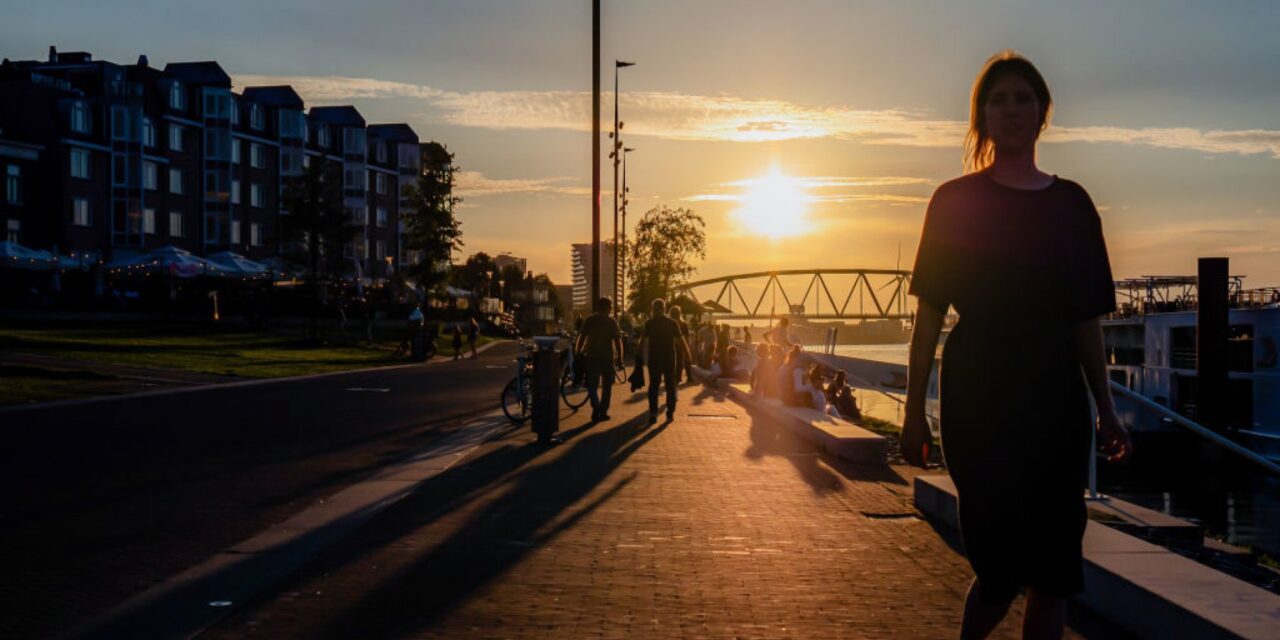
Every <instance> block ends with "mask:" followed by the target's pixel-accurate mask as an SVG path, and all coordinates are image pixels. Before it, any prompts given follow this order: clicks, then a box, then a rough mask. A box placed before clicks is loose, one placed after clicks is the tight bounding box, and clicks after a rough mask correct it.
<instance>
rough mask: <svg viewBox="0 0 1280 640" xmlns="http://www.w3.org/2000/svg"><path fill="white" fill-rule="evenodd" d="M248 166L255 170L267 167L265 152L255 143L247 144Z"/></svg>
mask: <svg viewBox="0 0 1280 640" xmlns="http://www.w3.org/2000/svg"><path fill="white" fill-rule="evenodd" d="M249 164H250V165H251V166H252V167H253V168H255V169H262V168H264V167H266V166H267V154H266V150H264V149H263V148H262V145H260V144H258V143H256V142H251V143H249Z"/></svg>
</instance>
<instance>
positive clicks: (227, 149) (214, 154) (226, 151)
mask: <svg viewBox="0 0 1280 640" xmlns="http://www.w3.org/2000/svg"><path fill="white" fill-rule="evenodd" d="M204 157H205V158H208V159H210V160H230V159H231V132H229V131H227V130H226V129H214V128H209V129H205V130H204Z"/></svg>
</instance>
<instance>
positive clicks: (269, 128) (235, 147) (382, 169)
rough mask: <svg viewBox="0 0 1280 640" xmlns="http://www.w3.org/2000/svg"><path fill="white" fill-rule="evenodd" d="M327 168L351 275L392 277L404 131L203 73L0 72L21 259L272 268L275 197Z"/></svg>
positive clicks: (79, 65)
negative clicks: (227, 254) (234, 261)
mask: <svg viewBox="0 0 1280 640" xmlns="http://www.w3.org/2000/svg"><path fill="white" fill-rule="evenodd" d="M310 161H321V162H333V163H336V164H339V165H340V166H341V168H342V175H343V197H344V205H345V206H346V207H347V209H348V211H350V212H351V215H352V219H353V221H355V222H356V223H357V224H359V226H360V227H361V233H360V236H359V238H358V239H357V241H356V242H354V243H352V246H350V247H349V248H348V252H347V257H348V258H349V259H350V260H351V267H352V272H353V273H354V272H358V273H359V274H360V275H361V276H363V277H368V278H380V277H385V276H387V275H389V274H390V273H391V272H392V271H394V269H395V268H396V267H397V265H398V262H399V258H400V256H401V254H402V247H401V246H400V237H401V233H400V231H401V229H402V223H401V216H402V213H403V212H404V210H405V205H406V202H405V201H404V200H403V199H402V197H401V190H402V187H403V185H404V184H407V183H409V182H411V181H412V180H413V179H416V176H417V175H418V172H419V171H420V167H421V161H420V155H419V152H418V137H417V134H416V133H415V132H414V131H413V129H412V128H410V127H409V126H408V125H406V124H386V125H378V124H375V125H368V124H367V123H366V122H365V119H364V117H363V116H361V115H360V113H359V111H357V110H356V109H355V108H354V107H351V106H326V107H313V108H311V109H310V111H308V110H307V109H306V105H305V104H304V102H303V100H302V98H301V97H300V96H299V95H298V94H297V92H295V91H294V90H293V89H292V88H291V87H288V86H269V87H246V88H244V89H243V90H242V91H239V92H237V91H235V90H234V88H233V84H232V80H231V77H230V76H229V75H228V74H227V73H226V71H225V70H223V69H222V67H221V66H220V65H219V64H218V63H217V62H214V61H199V62H177V63H170V64H167V65H165V66H164V68H163V69H159V68H155V67H152V66H151V65H150V64H149V62H148V60H147V58H146V56H140V57H139V58H138V60H137V62H136V63H134V64H127V65H121V64H116V63H113V62H108V61H103V60H94V59H93V56H92V54H90V53H87V52H58V51H57V50H56V49H55V48H53V47H50V50H49V57H48V59H47V60H24V61H10V60H8V59H5V60H4V62H3V63H0V166H3V169H4V171H5V178H6V184H5V193H4V194H3V195H4V199H3V200H2V201H0V218H2V219H3V220H4V222H5V225H6V232H7V234H8V235H7V237H8V238H9V239H11V240H12V241H14V242H18V243H20V244H22V245H24V246H27V247H30V248H35V249H50V250H52V249H57V250H58V251H59V252H60V253H62V254H68V253H76V252H78V253H80V254H83V255H92V256H93V257H94V258H100V259H103V260H107V261H110V260H114V259H117V258H121V257H127V256H129V255H132V254H136V253H141V252H145V251H148V250H151V249H154V248H157V247H160V246H165V245H176V246H178V247H181V248H183V249H186V250H188V251H191V252H192V253H196V254H203V255H208V254H211V253H216V252H220V251H234V252H236V253H240V254H243V255H245V256H247V257H249V258H252V259H258V260H261V259H266V258H271V257H273V256H279V255H280V254H281V252H282V250H283V249H284V247H282V245H281V242H280V237H279V233H278V229H279V223H280V217H281V216H284V215H288V212H287V211H286V210H284V199H283V193H284V189H285V184H286V182H287V181H288V180H289V179H290V178H292V177H294V176H298V175H300V174H301V173H302V172H303V170H304V168H305V166H306V163H307V162H310Z"/></svg>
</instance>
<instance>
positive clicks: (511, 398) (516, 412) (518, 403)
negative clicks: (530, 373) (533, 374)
mask: <svg viewBox="0 0 1280 640" xmlns="http://www.w3.org/2000/svg"><path fill="white" fill-rule="evenodd" d="M519 380H520V379H519V378H512V379H511V382H508V383H507V386H506V388H504V389H503V390H502V412H503V413H505V414H507V419H508V420H510V421H512V422H514V423H516V424H520V423H521V422H524V421H525V420H528V419H529V413H530V409H531V407H530V406H529V396H528V395H527V394H521V393H520V389H519V388H518V387H517V385H516V383H517V382H519ZM528 384H529V381H526V382H525V385H526V388H527V386H528Z"/></svg>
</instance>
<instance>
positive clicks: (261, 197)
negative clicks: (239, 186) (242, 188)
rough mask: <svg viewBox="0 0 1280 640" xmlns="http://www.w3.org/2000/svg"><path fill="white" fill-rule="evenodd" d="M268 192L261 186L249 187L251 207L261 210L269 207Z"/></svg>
mask: <svg viewBox="0 0 1280 640" xmlns="http://www.w3.org/2000/svg"><path fill="white" fill-rule="evenodd" d="M266 202H267V190H266V189H264V188H263V187H262V185H260V184H254V185H250V186H249V206H251V207H257V208H259V209H261V208H262V207H265V206H267V205H266Z"/></svg>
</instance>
